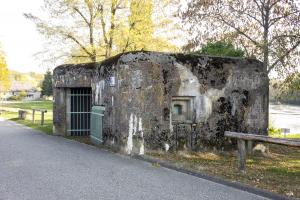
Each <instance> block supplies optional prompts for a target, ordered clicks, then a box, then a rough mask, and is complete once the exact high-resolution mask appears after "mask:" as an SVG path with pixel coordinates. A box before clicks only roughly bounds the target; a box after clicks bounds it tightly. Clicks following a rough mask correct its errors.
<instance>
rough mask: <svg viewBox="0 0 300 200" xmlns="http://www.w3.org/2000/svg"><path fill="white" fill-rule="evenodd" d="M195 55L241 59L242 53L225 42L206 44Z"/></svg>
mask: <svg viewBox="0 0 300 200" xmlns="http://www.w3.org/2000/svg"><path fill="white" fill-rule="evenodd" d="M197 53H200V54H205V55H213V56H229V57H243V56H244V54H245V53H244V52H243V50H241V49H238V48H235V47H234V46H233V44H231V43H227V42H222V41H218V42H208V43H207V44H206V45H204V46H203V47H202V48H201V50H200V51H198V52H197Z"/></svg>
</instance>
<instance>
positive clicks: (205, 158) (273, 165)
mask: <svg viewBox="0 0 300 200" xmlns="http://www.w3.org/2000/svg"><path fill="white" fill-rule="evenodd" d="M267 145H268V144H267ZM268 146H269V150H270V153H269V155H268V156H267V157H266V156H263V155H262V154H261V153H260V152H256V153H254V154H253V155H252V156H247V165H246V173H245V174H244V173H241V172H239V171H238V169H237V157H236V152H214V151H206V152H178V153H177V154H172V153H167V154H166V153H161V152H152V153H149V154H148V156H150V157H151V158H155V159H159V160H162V161H165V162H167V163H171V164H174V165H176V166H178V167H182V168H185V169H189V170H192V171H196V172H202V173H206V174H209V175H212V176H216V177H220V178H223V179H227V180H230V181H234V182H242V183H245V184H248V185H251V186H254V187H257V188H261V189H265V190H269V191H272V192H275V193H278V194H281V195H284V196H289V197H296V198H300V187H299V186H300V149H299V148H293V147H286V146H280V145H273V144H269V145H268Z"/></svg>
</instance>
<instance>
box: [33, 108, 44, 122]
mask: <svg viewBox="0 0 300 200" xmlns="http://www.w3.org/2000/svg"><path fill="white" fill-rule="evenodd" d="M35 112H41V125H42V126H43V125H44V121H45V113H47V110H43V109H32V122H33V123H34V122H35Z"/></svg>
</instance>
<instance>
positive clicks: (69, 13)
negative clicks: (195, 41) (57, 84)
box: [25, 0, 173, 62]
mask: <svg viewBox="0 0 300 200" xmlns="http://www.w3.org/2000/svg"><path fill="white" fill-rule="evenodd" d="M44 2H45V3H44V4H45V10H46V11H47V12H46V13H49V16H48V18H49V20H43V19H41V18H39V17H37V16H34V15H33V14H31V13H27V14H25V17H26V18H28V19H30V20H31V21H33V22H34V23H35V24H36V26H37V29H38V30H39V32H40V33H42V34H43V35H45V36H46V37H47V38H49V39H51V40H52V43H50V45H49V47H51V48H53V46H57V43H59V44H61V45H60V46H57V48H56V49H55V50H53V49H52V51H51V52H59V51H62V50H63V51H64V52H60V53H58V55H57V57H60V56H63V57H67V59H68V61H74V60H75V61H76V62H77V61H78V62H84V61H87V62H91V61H92V62H95V61H99V60H103V59H106V58H109V57H111V56H113V55H115V54H118V53H122V52H126V51H130V50H140V49H145V48H143V46H145V45H147V49H151V50H153V48H148V46H150V45H152V44H153V43H160V44H164V46H166V47H167V48H168V47H170V48H171V47H173V46H172V45H169V43H168V41H166V40H164V39H162V38H160V37H155V38H154V37H153V35H154V30H155V28H156V27H155V26H154V25H153V23H152V19H151V18H152V16H153V12H152V11H153V3H152V0H44ZM144 11H145V13H144ZM128 16H130V17H128ZM144 22H147V24H143V23H144ZM148 22H149V23H148ZM142 28H146V29H142ZM150 29H151V30H153V31H148V30H150ZM146 32H148V33H149V34H148V35H147V38H150V36H151V37H152V40H151V42H150V40H148V39H147V41H149V42H145V41H144V40H143V39H145V38H143V36H141V35H143V34H144V33H146ZM148 36H149V37H148ZM166 44H168V45H166ZM62 45H63V46H64V48H62V47H61V46H62ZM140 46H141V48H140ZM135 47H137V48H135ZM52 57H53V56H52Z"/></svg>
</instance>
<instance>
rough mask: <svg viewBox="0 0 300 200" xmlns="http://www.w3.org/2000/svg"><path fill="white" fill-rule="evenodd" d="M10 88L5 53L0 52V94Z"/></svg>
mask: <svg viewBox="0 0 300 200" xmlns="http://www.w3.org/2000/svg"><path fill="white" fill-rule="evenodd" d="M9 87H10V82H9V78H8V69H7V64H6V60H5V55H4V53H3V52H2V51H1V50H0V92H3V91H7V90H8V89H9Z"/></svg>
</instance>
